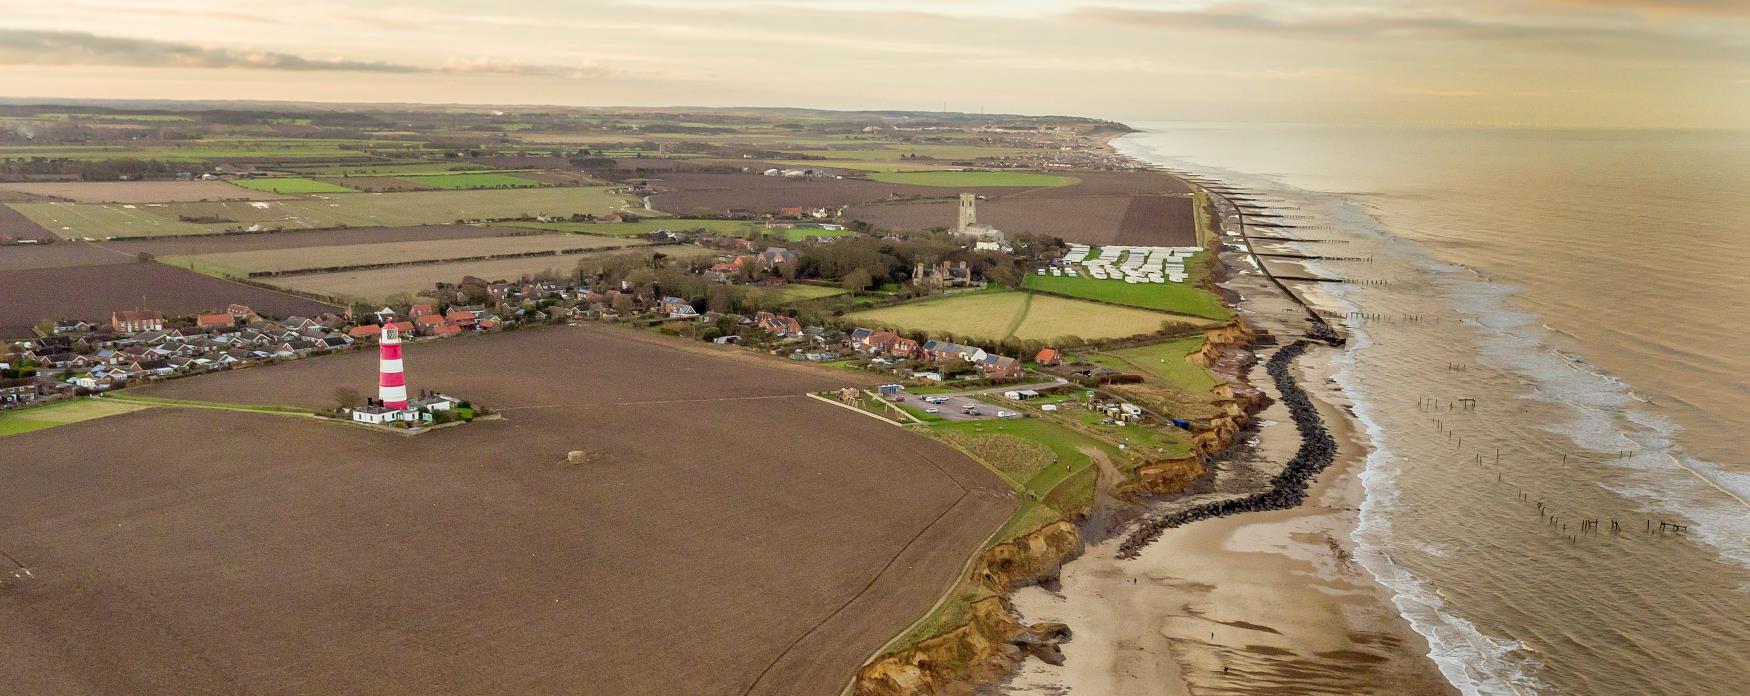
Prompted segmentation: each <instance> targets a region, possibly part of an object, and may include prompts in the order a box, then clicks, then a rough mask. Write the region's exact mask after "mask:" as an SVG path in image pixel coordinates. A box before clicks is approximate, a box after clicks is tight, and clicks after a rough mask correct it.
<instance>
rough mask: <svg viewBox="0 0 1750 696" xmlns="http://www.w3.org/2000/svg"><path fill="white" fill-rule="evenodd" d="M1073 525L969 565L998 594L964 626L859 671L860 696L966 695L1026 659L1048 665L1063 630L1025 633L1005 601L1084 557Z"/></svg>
mask: <svg viewBox="0 0 1750 696" xmlns="http://www.w3.org/2000/svg"><path fill="white" fill-rule="evenodd" d="M1081 550H1082V536H1081V533H1080V532H1079V531H1077V530H1076V526H1075V525H1073V524H1070V523H1069V522H1065V521H1058V522H1053V523H1051V524H1047V525H1045V526H1042V527H1040V528H1038V529H1035V530H1033V531H1031V532H1028V533H1027V534H1023V535H1021V536H1019V537H1016V538H1015V539H1012V540H1010V541H1006V542H1003V543H1000V544H996V545H993V546H991V547H990V548H988V549H985V550H984V552H983V553H981V554H980V555H979V558H978V561H977V562H976V563H975V564H974V566H973V571H972V577H973V579H974V580H975V581H976V582H979V583H981V584H983V585H984V586H985V587H987V588H989V589H991V590H992V591H994V592H997V593H998V596H995V597H986V598H984V599H981V600H978V601H977V602H974V603H973V604H972V612H971V615H970V618H969V619H968V620H967V622H966V623H965V624H963V625H961V626H957V627H955V628H953V629H951V630H949V631H947V632H945V633H942V634H940V635H937V636H934V637H931V638H926V639H924V640H921V641H918V642H916V643H913V644H911V645H908V646H906V647H904V648H901V649H900V650H898V651H896V652H893V653H889V654H887V655H883V656H882V657H880V658H877V659H876V660H875V661H873V662H870V663H869V664H867V665H864V666H863V668H862V669H861V670H858V671H857V681H856V684H855V686H854V692H855V693H856V694H857V696H901V695H905V696H922V695H937V694H944V695H946V694H955V695H957V694H969V693H972V691H973V689H975V688H977V687H978V686H979V685H981V684H989V683H993V682H995V681H997V680H999V679H1001V678H1003V677H1004V676H1005V675H1007V674H1009V673H1010V672H1012V671H1014V669H1015V666H1016V665H1017V664H1019V663H1020V661H1021V660H1022V658H1024V657H1026V656H1027V655H1029V654H1032V655H1037V656H1040V657H1041V658H1043V659H1052V658H1053V656H1056V657H1057V659H1061V654H1060V653H1058V652H1057V648H1056V643H1057V642H1060V641H1062V640H1065V639H1067V638H1068V635H1069V629H1068V628H1067V627H1065V626H1063V625H1062V624H1054V623H1042V624H1034V625H1032V626H1023V625H1021V623H1020V622H1019V621H1017V620H1016V619H1015V614H1014V612H1013V611H1012V610H1011V609H1010V608H1009V603H1008V600H1007V599H1006V597H1005V596H1006V595H1007V594H1008V593H1010V592H1012V591H1014V589H1015V588H1017V587H1021V586H1023V585H1028V584H1032V583H1037V582H1040V581H1043V580H1046V579H1048V578H1055V577H1057V572H1058V569H1059V568H1061V567H1062V566H1063V564H1064V562H1066V561H1068V560H1070V559H1071V558H1074V557H1075V556H1076V554H1079V553H1081Z"/></svg>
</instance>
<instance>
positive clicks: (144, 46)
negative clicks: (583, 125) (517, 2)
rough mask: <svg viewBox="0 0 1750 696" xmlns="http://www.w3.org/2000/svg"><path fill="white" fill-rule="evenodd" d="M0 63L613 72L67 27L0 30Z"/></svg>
mask: <svg viewBox="0 0 1750 696" xmlns="http://www.w3.org/2000/svg"><path fill="white" fill-rule="evenodd" d="M0 65H115V66H125V67H142V68H206V69H231V70H278V71H292V72H308V71H335V72H365V73H391V74H416V73H430V74H460V75H467V74H477V75H507V76H528V77H563V78H567V79H582V78H585V77H602V76H607V75H610V74H613V73H614V72H615V71H614V69H613V68H612V67H611V66H609V65H608V64H606V63H603V62H600V61H585V62H583V63H580V64H578V65H535V64H528V63H516V62H510V61H502V60H496V59H491V58H474V59H460V58H452V59H450V61H449V62H447V63H446V64H444V65H443V66H440V67H424V66H418V65H404V64H399V63H385V62H380V61H360V60H347V59H343V58H329V59H321V58H306V57H303V56H299V55H294V54H290V53H278V52H273V51H253V50H239V49H230V48H211V47H206V46H196V45H194V44H187V43H176V42H171V41H156V40H152V39H133V38H126V37H115V36H97V35H95V34H87V33H83V32H72V31H31V30H14V29H0Z"/></svg>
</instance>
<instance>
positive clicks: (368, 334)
mask: <svg viewBox="0 0 1750 696" xmlns="http://www.w3.org/2000/svg"><path fill="white" fill-rule="evenodd" d="M392 323H393V325H394V326H395V330H396V331H399V332H401V335H403V336H411V335H413V322H411V321H397V322H392ZM382 331H383V327H382V326H379V325H377V324H359V325H358V326H354V327H352V329H350V330H348V331H347V332H346V335H347V336H349V337H351V338H353V339H354V340H363V339H367V338H370V339H375V338H376V337H377V334H379V333H382Z"/></svg>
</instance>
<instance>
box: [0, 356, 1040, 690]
mask: <svg viewBox="0 0 1750 696" xmlns="http://www.w3.org/2000/svg"><path fill="white" fill-rule="evenodd" d="M406 354H407V370H408V373H407V374H408V379H409V383H410V385H411V386H412V387H413V388H414V389H415V390H417V389H419V388H421V387H439V388H443V389H446V390H450V391H453V392H454V393H457V394H458V395H462V396H467V397H469V398H472V399H475V400H477V401H478V402H479V403H482V404H487V405H494V406H500V407H504V408H505V413H506V418H505V420H502V421H492V422H488V421H481V422H476V423H473V424H469V425H465V426H462V427H459V428H451V429H445V430H441V431H436V432H433V433H430V434H427V435H421V436H418V437H413V438H405V437H399V436H395V435H389V434H382V433H377V432H372V431H368V430H365V429H360V428H352V427H347V426H343V425H336V424H326V423H320V422H317V421H315V420H313V419H311V420H305V419H299V418H287V417H269V416H267V415H258V414H246V413H234V412H228V411H203V410H197V409H176V408H156V409H151V410H148V411H144V412H140V413H135V414H128V415H123V416H114V417H110V418H106V419H102V420H98V421H90V422H86V423H81V424H76V425H70V426H64V427H61V428H57V429H53V430H48V431H41V432H37V433H29V434H26V435H21V436H16V437H12V438H7V439H5V440H0V469H3V470H4V475H5V476H6V480H7V481H8V485H7V486H6V487H4V488H0V540H4V541H3V542H0V546H4V547H5V550H6V551H7V552H8V553H10V554H11V555H12V556H14V557H15V558H16V559H17V561H18V562H19V564H20V565H22V566H23V567H25V568H29V569H30V571H29V573H28V576H26V577H21V578H8V579H7V580H4V581H0V622H4V623H5V625H7V626H9V627H11V628H10V629H9V630H10V631H11V632H12V634H13V635H14V637H15V638H16V639H15V640H8V641H0V680H4V681H5V683H7V684H9V686H10V687H11V688H16V689H18V690H19V691H20V692H22V693H32V694H47V695H50V696H53V695H57V694H80V693H129V694H160V693H164V694H169V693H177V694H180V693H191V692H215V693H252V694H294V693H378V694H402V693H406V694H415V693H420V694H423V693H438V692H442V693H517V694H562V693H563V694H569V693H613V694H682V693H684V694H741V693H754V694H826V693H834V692H836V691H838V690H839V689H840V688H841V687H842V686H843V685H844V684H845V683H846V681H847V680H848V678H849V676H850V674H851V673H852V672H853V671H854V670H855V669H856V667H857V666H858V665H859V663H860V662H861V660H862V659H863V658H864V657H866V656H867V655H868V654H869V653H870V652H871V651H873V650H875V649H876V648H878V647H879V646H880V645H881V644H883V643H884V642H885V641H886V640H887V639H888V638H889V637H891V636H892V635H893V634H894V633H896V632H897V631H899V630H900V629H902V628H904V627H905V626H906V625H908V624H909V623H910V622H911V621H912V620H913V619H915V618H916V617H917V615H919V614H920V613H921V612H922V611H924V610H925V609H926V608H927V607H929V606H930V604H931V603H932V602H933V601H934V600H935V599H936V595H937V593H939V592H940V590H941V588H942V587H944V586H946V585H947V583H948V581H949V580H950V579H951V578H952V576H953V575H954V574H955V573H958V572H959V570H960V569H961V567H962V564H963V563H964V561H965V559H966V558H967V557H968V555H969V554H970V553H972V551H973V550H974V549H975V548H976V547H977V546H978V544H979V543H981V542H982V541H983V539H984V537H985V536H986V535H988V534H989V533H990V531H991V530H993V529H995V528H996V527H997V526H999V525H1000V524H1001V523H1002V521H1003V520H1004V519H1005V518H1006V517H1007V515H1008V514H1009V512H1010V511H1012V510H1013V509H1014V506H1015V504H1016V501H1015V499H1014V498H1013V496H1012V494H1011V493H1010V492H1009V491H1008V488H1007V487H1006V486H1004V485H1003V484H1002V483H1001V481H1000V480H998V479H997V478H996V477H995V476H993V475H991V474H990V473H989V472H988V471H987V470H985V469H984V468H983V467H981V466H979V465H978V464H977V463H975V462H973V461H971V460H970V459H967V458H966V457H965V456H963V455H961V454H959V453H958V452H956V451H954V450H952V449H950V448H947V447H945V446H943V445H941V444H939V443H936V442H934V441H931V440H928V439H924V438H921V437H918V436H916V435H914V434H912V433H910V432H907V431H905V430H903V429H900V428H897V427H893V426H891V425H888V424H885V423H882V422H879V421H876V420H874V419H869V418H863V417H860V416H858V415H857V414H854V413H848V412H845V411H843V410H841V409H836V408H832V407H830V406H828V405H826V404H821V403H817V402H815V401H814V400H812V399H807V398H802V397H800V396H798V395H799V394H801V393H803V392H806V391H810V390H818V389H825V388H831V387H834V386H842V385H845V384H847V383H856V384H861V385H862V386H868V385H870V384H873V381H871V380H868V379H864V378H862V376H860V375H856V374H854V373H843V372H842V371H829V370H821V369H816V368H808V367H804V366H795V365H792V364H789V363H788V362H787V361H778V360H765V359H761V358H759V357H755V356H749V355H747V354H745V353H735V352H728V351H718V350H714V349H705V348H700V347H697V346H692V345H690V344H681V345H676V344H669V343H667V342H666V341H662V340H652V339H650V338H647V337H645V336H643V335H641V334H634V333H627V332H620V331H614V330H598V329H594V328H569V327H559V328H552V329H541V330H527V331H519V332H510V333H505V334H497V335H492V336H483V337H471V338H466V339H453V340H447V341H439V342H421V343H414V344H410V345H409V346H408V347H407V353H406ZM374 374H375V359H374V356H373V355H371V354H370V353H368V352H359V353H351V354H347V355H343V356H336V357H329V358H318V359H311V360H303V361H297V362H294V363H289V364H285V365H280V366H275V367H269V368H257V369H250V370H242V371H236V372H230V373H225V374H221V375H215V376H209V377H201V378H195V379H189V380H181V381H178V382H172V383H166V384H163V385H159V386H156V387H153V388H151V389H149V390H147V393H148V395H152V396H165V397H172V398H189V399H200V400H217V401H234V402H262V401H277V402H280V403H286V404H295V405H323V403H324V402H326V401H328V400H329V393H330V392H331V391H332V390H333V387H334V386H336V385H343V384H352V385H355V386H357V385H366V386H368V385H369V384H370V383H371V382H372V380H373V378H374ZM569 394H587V395H588V399H579V400H578V401H587V402H588V403H590V404H592V406H591V407H588V408H564V407H562V405H563V402H565V401H568V399H565V398H564V397H565V395H569ZM148 440H149V441H154V442H162V443H167V445H168V446H164V447H142V446H140V444H139V443H141V442H145V441H148ZM576 449H582V450H585V451H588V452H591V453H592V454H593V455H594V456H593V457H592V460H591V462H590V463H588V464H584V465H569V464H564V463H563V461H564V459H565V454H566V452H567V451H570V450H576ZM25 453H29V456H21V455H23V454H25ZM0 577H6V576H0ZM82 626H103V627H104V629H103V630H101V631H89V630H83V629H81V628H79V627H82Z"/></svg>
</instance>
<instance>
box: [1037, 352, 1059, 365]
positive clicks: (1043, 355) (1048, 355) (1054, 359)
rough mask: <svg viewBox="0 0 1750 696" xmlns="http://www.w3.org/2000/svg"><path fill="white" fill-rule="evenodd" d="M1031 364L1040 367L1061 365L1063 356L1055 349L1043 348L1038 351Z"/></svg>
mask: <svg viewBox="0 0 1750 696" xmlns="http://www.w3.org/2000/svg"><path fill="white" fill-rule="evenodd" d="M1033 362H1034V363H1037V364H1039V365H1040V366H1041V367H1051V366H1053V365H1061V364H1063V354H1062V353H1059V352H1058V350H1057V349H1056V348H1044V349H1041V350H1040V351H1039V354H1038V355H1035V356H1033Z"/></svg>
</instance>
